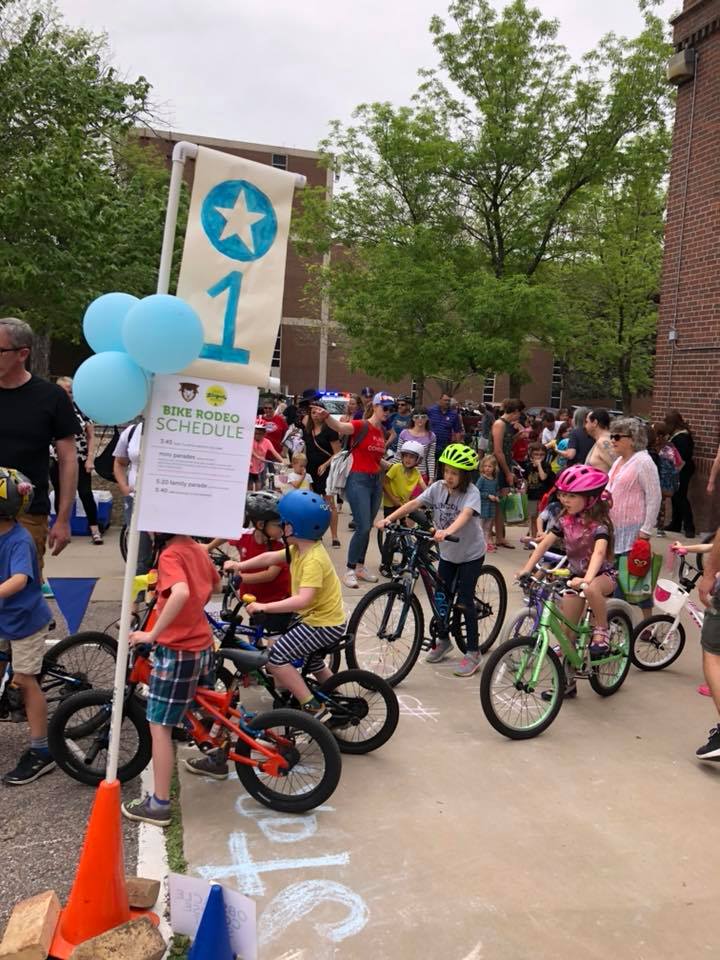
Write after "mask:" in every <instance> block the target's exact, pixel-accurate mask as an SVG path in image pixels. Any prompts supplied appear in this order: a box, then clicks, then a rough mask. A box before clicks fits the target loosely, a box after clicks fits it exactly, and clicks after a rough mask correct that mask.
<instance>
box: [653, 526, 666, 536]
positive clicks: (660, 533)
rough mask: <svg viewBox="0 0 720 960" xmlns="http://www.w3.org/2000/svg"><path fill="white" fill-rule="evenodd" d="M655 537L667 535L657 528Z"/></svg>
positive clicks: (660, 528)
mask: <svg viewBox="0 0 720 960" xmlns="http://www.w3.org/2000/svg"><path fill="white" fill-rule="evenodd" d="M655 536H657V537H666V536H667V533H665V530H664V529H663V528H662V527H658V528H657V530H656V531H655Z"/></svg>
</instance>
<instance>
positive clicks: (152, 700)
mask: <svg viewBox="0 0 720 960" xmlns="http://www.w3.org/2000/svg"><path fill="white" fill-rule="evenodd" d="M211 668H212V647H208V649H207V650H173V649H171V648H170V647H163V646H162V645H161V644H158V646H157V647H155V651H154V654H153V667H152V673H151V674H150V693H149V694H148V699H147V720H148V723H159V724H160V725H161V726H163V727H174V726H176V724H178V723H180V721H181V720H182V718H183V715H184V713H185V711H186V710H187V708H188V707H189V706H190V704H191V703H192V700H193V697H194V696H195V691H196V690H197V688H198V686H207V685H208V684H209V683H210V671H211Z"/></svg>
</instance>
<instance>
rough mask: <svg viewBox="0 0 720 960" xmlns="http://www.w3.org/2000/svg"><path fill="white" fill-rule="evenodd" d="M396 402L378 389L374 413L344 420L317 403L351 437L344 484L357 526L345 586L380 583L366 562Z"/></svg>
mask: <svg viewBox="0 0 720 960" xmlns="http://www.w3.org/2000/svg"><path fill="white" fill-rule="evenodd" d="M394 406H395V400H394V399H393V397H391V396H390V395H389V394H387V393H376V394H375V396H374V397H373V401H372V414H371V415H370V416H369V417H368V418H367V419H366V420H351V421H350V422H347V423H346V422H345V421H343V420H336V419H335V417H331V416H330V414H329V413H328V411H327V410H325V408H324V407H314V408H313V409H314V410H318V411H320V413H319V416H320V417H321V418H324V420H325V423H326V424H327V426H328V427H330V429H331V430H335V431H336V432H337V433H340V434H344V435H345V436H346V437H352V439H351V441H350V450H351V451H352V469H351V470H350V474H349V476H348V479H347V484H346V486H345V499H346V500H347V502H348V503H349V504H350V509H351V510H352V515H353V522H354V523H355V530H354V532H353V535H352V539H351V540H350V546H349V547H348V557H347V567H348V569H347V573H346V574H345V578H344V579H345V586H347V587H358V586H359V585H360V584H359V583H358V580H367V581H369V582H370V583H377V579H378V578H377V577H376V576H375V574H374V573H371V572H370V571H369V570H368V569H367V567H366V566H365V554H366V553H367V548H368V542H369V540H370V530H371V529H372V525H373V522H374V520H375V517H376V515H377V512H378V510H379V509H380V500H381V498H382V476H381V472H380V462H381V461H382V459H383V456H384V455H385V431H384V429H383V425H384V423H385V421H386V420H387V418H388V417H389V416H390V413H391V411H392V410H393V408H394Z"/></svg>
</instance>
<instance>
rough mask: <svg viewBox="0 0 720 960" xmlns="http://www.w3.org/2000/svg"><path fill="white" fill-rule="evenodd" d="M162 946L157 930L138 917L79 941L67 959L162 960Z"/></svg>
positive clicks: (145, 918)
mask: <svg viewBox="0 0 720 960" xmlns="http://www.w3.org/2000/svg"><path fill="white" fill-rule="evenodd" d="M165 950H166V945H165V941H164V940H163V938H162V934H161V933H160V931H159V930H158V929H157V927H154V926H153V925H152V923H150V921H149V920H148V919H147V917H141V918H140V919H139V920H130V921H129V922H128V923H123V924H122V925H121V926H119V927H115V928H114V929H113V930H108V931H107V933H101V934H100V935H99V936H97V937H93V938H92V939H91V940H86V941H85V943H81V944H80V945H79V946H77V947H75V949H74V950H73V952H72V954H71V955H70V960H162V958H163V957H164V955H165Z"/></svg>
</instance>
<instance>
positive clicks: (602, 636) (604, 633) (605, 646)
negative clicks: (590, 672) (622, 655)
mask: <svg viewBox="0 0 720 960" xmlns="http://www.w3.org/2000/svg"><path fill="white" fill-rule="evenodd" d="M609 654H610V632H609V631H608V630H603V629H602V627H595V629H594V630H593V635H592V637H591V640H590V659H591V660H602V659H603V657H607V656H609Z"/></svg>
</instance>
